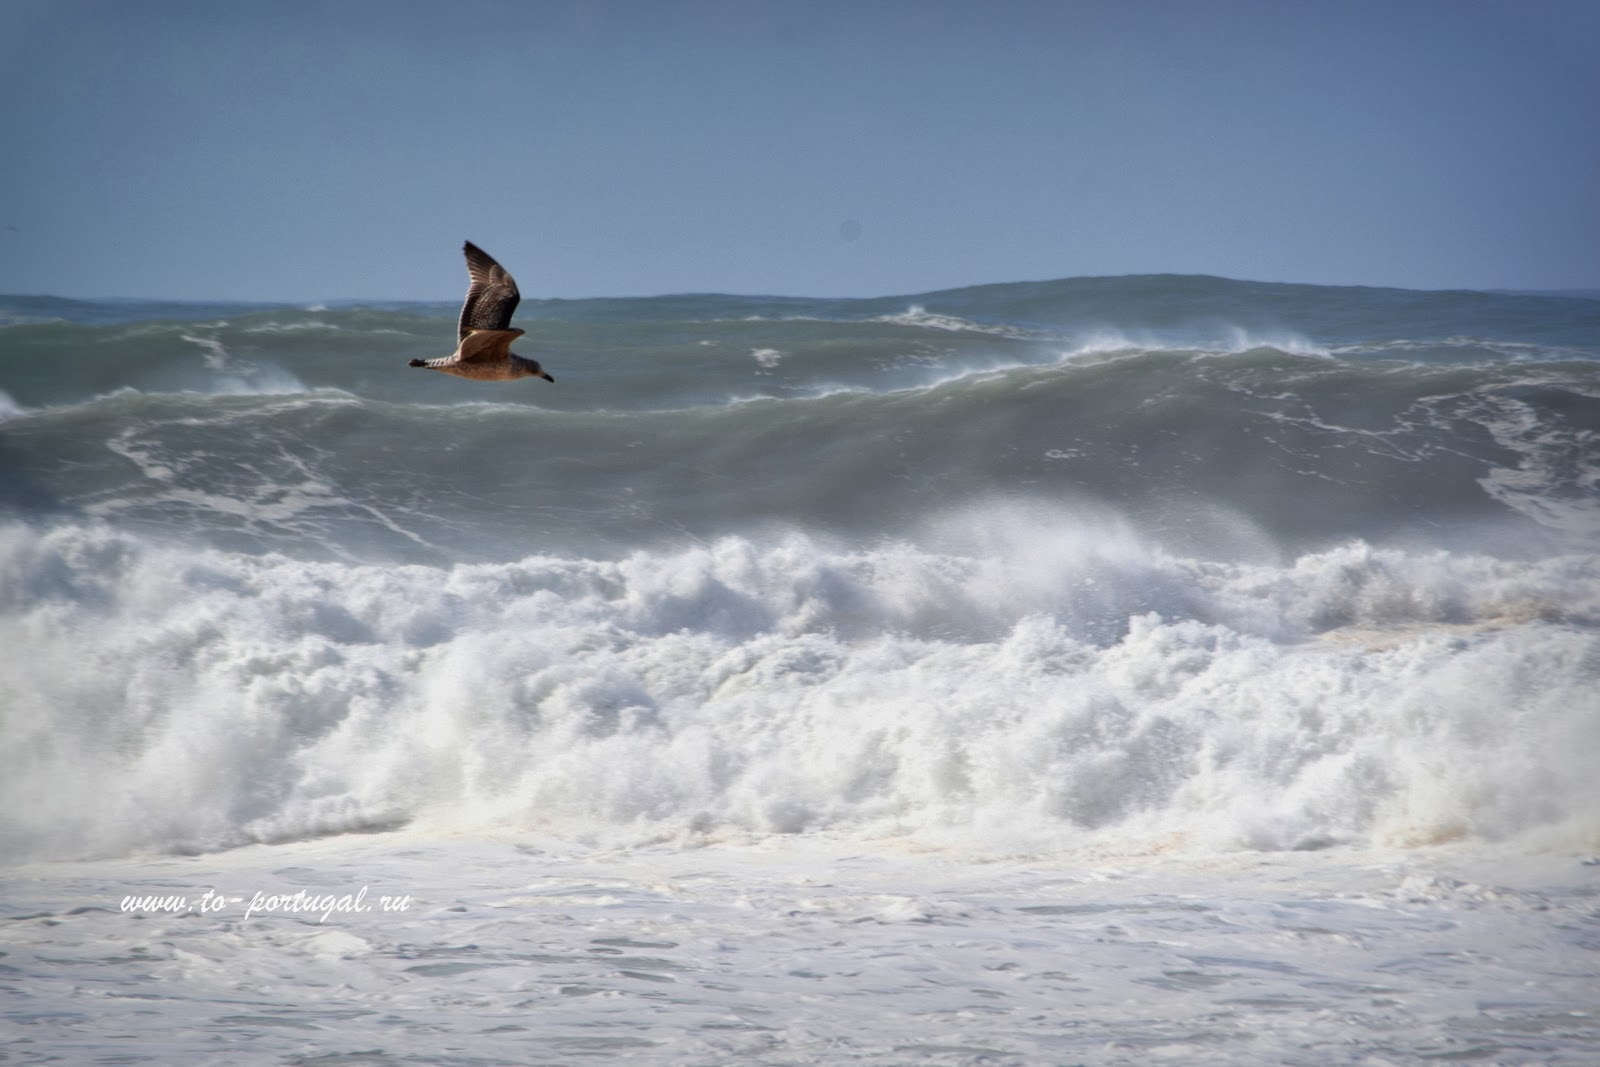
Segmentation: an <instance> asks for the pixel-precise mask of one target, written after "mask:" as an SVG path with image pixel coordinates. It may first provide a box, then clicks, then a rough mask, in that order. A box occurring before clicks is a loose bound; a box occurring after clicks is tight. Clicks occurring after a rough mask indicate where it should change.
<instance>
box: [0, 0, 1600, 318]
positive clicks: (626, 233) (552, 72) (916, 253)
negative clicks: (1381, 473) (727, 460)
mask: <svg viewBox="0 0 1600 1067" xmlns="http://www.w3.org/2000/svg"><path fill="white" fill-rule="evenodd" d="M463 238H470V239H471V240H473V241H476V242H477V243H479V244H481V245H483V246H484V247H485V248H487V249H488V250H489V251H490V252H491V253H493V254H494V255H496V256H497V257H499V258H500V259H501V260H502V261H504V262H505V263H506V265H507V266H508V267H509V268H510V269H511V270H512V271H513V272H514V273H515V274H516V276H517V278H518V281H519V282H520V283H521V286H522V290H523V292H524V294H526V295H529V296H561V297H576V296H600V295H644V294H655V293H668V292H705V291H718V292H731V293H777V294H788V295H816V296H857V295H859V296H866V295H889V294H902V293H912V292H917V291H923V290H929V289H935V288H944V287H952V286H959V285H970V284H978V283H985V282H999V281H1016V280H1022V279H1041V278H1055V277H1068V276H1075V275H1114V274H1134V273H1152V272H1178V273H1205V274H1218V275H1223V276H1227V277H1234V278H1249V279H1259V280H1267V281H1299V282H1317V283H1328V284H1366V285H1396V286H1407V287H1415V288H1451V287H1472V288H1495V287H1505V288H1569V287H1571V288H1577V287H1589V288H1593V287H1600V0H1378V2H1366V0H1319V2H1315V3H1312V2H1296V0H1264V2H1247V0H1177V2H1161V0H1106V2H1101V0H1054V2H1044V0H1040V2H1023V0H971V2H965V3H946V2H938V0H929V2H920V3H908V2H900V0H850V2H841V3H831V2H805V0H770V2H769V0H683V2H675V0H651V2H636V0H610V2H606V0H570V2H553V0H449V2H420V0H418V2H407V0H390V2H374V0H327V2H320V3H319V2H312V0H251V2H246V3H232V2H223V0H197V2H189V0H139V2H133V0H0V292H10V293H49V294H55V295H60V296H75V297H105V296H125V297H165V298H174V299H246V300H295V301H309V300H326V299H347V298H393V299H440V300H451V299H454V298H456V297H457V296H458V295H459V293H460V291H461V288H462V283H463V277H464V274H463V268H462V265H461V262H460V254H459V247H460V243H461V241H462V239H463Z"/></svg>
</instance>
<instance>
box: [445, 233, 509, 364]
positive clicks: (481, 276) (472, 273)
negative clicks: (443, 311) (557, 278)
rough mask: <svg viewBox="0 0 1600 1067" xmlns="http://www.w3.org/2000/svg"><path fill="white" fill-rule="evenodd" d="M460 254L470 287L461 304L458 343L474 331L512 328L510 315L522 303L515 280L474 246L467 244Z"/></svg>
mask: <svg viewBox="0 0 1600 1067" xmlns="http://www.w3.org/2000/svg"><path fill="white" fill-rule="evenodd" d="M461 251H463V252H464V253H466V256H467V276H468V277H470V278H471V279H472V284H471V285H470V286H469V287H468V288H467V302H466V303H464V304H462V305H461V325H460V329H459V331H458V333H457V340H461V339H462V338H465V337H466V336H467V334H469V333H471V332H472V331H473V330H504V329H506V328H507V327H509V326H510V325H511V315H512V313H513V312H515V311H516V310H517V304H518V303H519V302H520V301H521V300H522V293H520V292H519V291H518V290H517V282H516V279H514V278H512V277H511V275H509V274H507V273H506V269H505V268H504V267H502V266H501V265H500V264H498V263H496V262H495V261H494V257H493V256H491V255H489V253H487V252H485V251H484V250H483V249H481V248H479V247H478V246H477V245H475V244H473V243H472V242H471V241H468V242H467V243H466V244H464V245H462V247H461Z"/></svg>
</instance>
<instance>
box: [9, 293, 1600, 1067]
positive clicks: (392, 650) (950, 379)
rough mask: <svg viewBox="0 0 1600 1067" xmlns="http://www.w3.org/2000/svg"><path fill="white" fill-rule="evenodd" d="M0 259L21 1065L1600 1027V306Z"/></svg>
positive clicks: (1510, 1054) (1311, 1038)
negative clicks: (465, 305) (133, 293)
mask: <svg viewBox="0 0 1600 1067" xmlns="http://www.w3.org/2000/svg"><path fill="white" fill-rule="evenodd" d="M454 311H455V309H454V308H453V307H451V306H448V305H445V304H404V303H394V304H385V305H364V306H342V305H335V306H328V307H323V306H318V307H313V308H305V307H292V306H274V305H183V304H147V303H130V302H110V303H83V302H73V301H64V300H57V299H51V298H27V297H15V298H5V299H0V323H3V324H4V325H0V856H3V858H4V862H5V868H4V871H3V873H0V877H3V887H4V888H3V897H0V909H3V910H0V951H4V952H5V953H6V955H5V956H4V957H0V989H3V990H4V996H3V998H0V1017H3V1018H5V1020H6V1022H7V1031H8V1032H7V1036H6V1037H5V1038H4V1039H3V1040H4V1042H5V1043H4V1044H3V1045H0V1048H3V1049H4V1055H5V1056H6V1057H8V1059H9V1061H10V1062H18V1063H31V1062H45V1061H47V1060H51V1059H52V1058H54V1059H55V1060H57V1061H60V1060H64V1061H66V1062H119V1063H134V1062H150V1063H174V1062H187V1063H200V1062H217V1063H255V1062H259V1063H303V1064H316V1063H321V1064H335V1063H340V1064H355V1063H374V1064H401V1063H428V1064H458V1063H459V1064H502V1063H504V1064H522V1063H571V1062H596V1061H604V1060H607V1059H624V1058H625V1059H629V1060H634V1061H641V1062H649V1063H663V1064H667V1063H711V1062H730V1063H739V1062H747V1063H773V1064H777V1063H815V1064H829V1063H842V1062H863V1063H924V1062H933V1063H1097V1064H1098V1063H1108V1064H1109V1063H1148V1062H1152V1061H1156V1060H1168V1061H1171V1062H1181V1063H1248V1062H1260V1063H1296V1064H1300V1063H1303V1064H1308V1065H1309V1064H1328V1063H1350V1064H1358V1063H1409V1062H1422V1061H1428V1060H1432V1059H1445V1060H1455V1059H1462V1060H1468V1061H1472V1062H1487V1063H1530V1064H1531V1063H1571V1064H1581V1063H1592V1062H1595V1061H1596V1060H1597V1059H1600V896H1597V894H1600V865H1597V864H1596V862H1595V857H1596V853H1597V851H1600V775H1596V774H1595V772H1594V768H1595V765H1596V759H1597V757H1600V695H1597V693H1600V689H1597V686H1600V552H1597V551H1596V547H1597V545H1600V299H1595V298H1594V297H1592V296H1585V295H1582V294H1565V295H1537V294H1507V293H1473V292H1411V291H1402V290H1388V289H1366V288H1319V287H1311V286H1293V285H1268V284H1258V283H1244V282H1235V281H1227V280H1222V279H1215V278H1198V277H1178V276H1151V277H1135V278H1095V279H1070V280H1064V281H1058V282H1047V283H1030V284H1013V285H997V286H984V287H978V288H973V289H964V290H956V291H951V292H943V293H930V294H922V295H918V296H912V297H904V298H886V299H880V300H815V299H794V298H753V297H728V296H676V297H661V298H651V299H631V300H585V301H535V300H528V301H525V302H524V303H523V305H522V307H521V308H520V309H519V313H518V318H517V324H518V325H520V326H521V327H523V328H524V329H526V330H527V331H528V333H527V336H526V337H524V338H522V339H521V340H520V341H519V342H518V343H517V344H516V345H515V346H514V347H515V348H516V349H517V350H518V351H519V352H522V353H523V354H526V355H530V356H533V357H535V358H538V359H540V360H541V362H543V363H544V365H545V366H546V368H547V369H548V370H549V371H550V372H551V373H552V374H553V375H554V376H555V378H556V382H555V384H553V385H552V384H548V383H545V382H542V381H538V380H529V381H525V382H516V383H508V384H504V385H485V384H482V383H473V382H464V381H459V380H456V379H452V378H449V377H446V376H443V375H439V374H435V373H431V372H426V371H420V370H413V369H410V368H408V367H407V366H406V362H407V360H408V359H411V358H418V357H420V358H431V357H433V356H437V355H442V354H446V353H448V351H449V350H450V348H451V347H452V342H453V337H454Z"/></svg>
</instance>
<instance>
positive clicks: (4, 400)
mask: <svg viewBox="0 0 1600 1067" xmlns="http://www.w3.org/2000/svg"><path fill="white" fill-rule="evenodd" d="M26 414H28V409H27V408H25V407H23V406H22V405H21V404H19V403H17V402H16V401H15V400H14V399H12V396H11V394H10V393H8V392H6V391H5V390H4V389H0V422H4V421H6V420H7V419H14V418H17V417H18V416H19V415H26Z"/></svg>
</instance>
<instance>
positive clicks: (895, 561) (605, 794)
mask: <svg viewBox="0 0 1600 1067" xmlns="http://www.w3.org/2000/svg"><path fill="white" fill-rule="evenodd" d="M1034 533H1035V535H1036V539H1037V540H1040V541H1042V542H1044V543H1045V545H1046V547H1041V548H1039V549H1038V550H1036V551H1035V552H1033V553H1032V555H1031V556H1029V557H1028V558H1026V559H1012V560H1010V561H1004V560H1000V559H997V558H996V557H978V556H972V555H963V554H960V553H955V552H940V551H931V550H928V549H925V548H919V547H917V546H914V545H911V544H890V545H884V546H881V547H878V548H875V549H870V550H861V549H856V550H844V549H840V548H838V547H830V546H828V545H826V544H824V543H821V542H818V541H815V540H812V539H810V538H807V537H804V536H801V535H799V534H791V535H788V536H784V537H779V538H776V539H772V540H768V541H765V542H763V541H759V540H752V539H747V538H738V537H730V538H725V539H722V540H719V541H717V542H714V543H711V544H708V545H705V546H703V547H699V548H693V549H687V550H681V551H677V552H673V553H654V554H652V553H638V554H635V555H634V556H631V557H629V558H626V559H623V560H617V561H609V562H607V561H594V560H583V559H571V558H554V557H529V558H527V559H523V560H520V561H517V562H513V563H505V564H492V565H488V564H486V565H459V566H455V567H452V568H430V567H397V568H380V567H373V566H362V565H347V564H332V563H326V564H317V563H305V562H297V561H291V560H287V559H283V558H277V557H271V556H264V557H245V556H237V555H229V554H224V553H218V552H213V551H201V552H180V551H177V550H174V549H169V548H159V547H153V546H150V545H147V544H143V543H140V542H139V541H137V540H135V539H132V538H129V537H127V536H125V535H118V534H113V533H110V532H109V531H107V530H105V529H103V528H99V527H94V526H86V527H70V528H60V529H56V530H53V531H50V532H46V533H40V532H38V531H36V530H33V529H30V528H27V527H20V526H18V527H11V528H10V529H8V530H7V531H6V532H5V535H4V538H3V547H0V588H4V589H6V590H7V593H6V594H5V598H6V603H5V604H4V605H0V606H3V608H4V612H3V614H0V648H3V651H0V659H3V664H0V666H3V674H4V676H5V677H6V678H7V679H9V680H10V684H11V686H12V687H13V692H12V694H11V696H10V699H8V700H7V702H6V710H5V712H4V715H5V720H6V721H5V723H4V732H5V733H6V735H7V736H8V737H11V738H13V739H14V740H13V743H11V744H10V745H9V746H8V748H7V750H6V754H5V756H4V757H3V759H4V761H5V764H6V766H5V768H4V774H3V775H0V780H3V782H4V785H3V786H0V790H3V792H4V804H3V808H4V810H5V812H6V823H7V826H6V830H5V840H6V843H7V845H8V847H9V848H10V849H12V850H13V851H17V852H19V853H21V854H27V855H50V856H61V855H83V854H117V853H120V852H124V851H126V850H129V849H156V850H170V849H211V848H219V847H225V846H229V845H236V844H241V843H245V842H250V841H276V840H285V839H294V838H299V837H307V836H315V835H319V834H327V833H336V832H344V831H351V830H360V829H370V828H374V827H392V826H399V825H406V824H412V825H417V826H433V827H440V828H452V829H472V828H476V829H483V828H486V827H515V828H522V829H529V828H537V829H544V830H555V831H559V832H561V833H564V834H566V835H569V836H573V837H575V838H579V839H590V840H597V841H609V842H614V843H629V844H636V843H638V842H640V841H644V840H650V839H654V838H659V837H662V836H667V837H677V838H685V839H693V838H704V837H706V836H707V835H710V836H727V835H730V834H732V835H752V834H753V835H758V836H759V835H766V834H788V833H795V832H802V831H815V832H825V833H830V834H844V835H847V836H851V837H856V838H859V839H862V840H871V839H884V838H912V839H919V840H925V841H929V842H944V843H952V842H953V843H959V844H961V845H963V846H964V847H977V848H994V849H1001V850H1004V849H1039V848H1045V849H1078V848H1086V847H1093V848H1097V849H1108V848H1109V849H1113V850H1118V849H1120V850H1127V851H1140V850H1144V849H1148V848H1154V847H1160V848H1167V849H1171V848H1181V849H1190V850H1196V849H1198V850H1202V851H1204V850H1211V849H1238V848H1256V849H1292V848H1309V847H1321V846H1324V845H1328V844H1333V843H1343V842H1348V843H1358V844H1374V843H1391V844H1392V843H1401V844H1405V843H1420V842H1433V841H1438V840H1447V839H1453V838H1458V837H1474V838H1486V839H1501V838H1508V837H1517V836H1521V835H1529V834H1534V835H1547V836H1548V835H1555V836H1556V837H1560V838H1562V839H1565V840H1574V838H1573V835H1577V838H1576V839H1583V838H1584V835H1593V834H1594V832H1595V830H1596V826H1595V824H1594V814H1595V812H1597V811H1600V791H1597V788H1596V785H1595V782H1594V778H1593V776H1592V774H1590V773H1588V770H1587V767H1586V766H1585V762H1586V761H1585V760H1584V758H1583V757H1582V755H1581V754H1582V753H1585V752H1592V751H1594V750H1595V746H1596V744H1597V743H1600V722H1597V718H1596V716H1594V715H1593V714H1592V711H1587V710H1585V709H1588V708H1591V707H1592V702H1591V701H1590V694H1592V691H1593V687H1594V685H1595V684H1596V682H1597V681H1600V647H1597V641H1596V638H1595V636H1594V630H1593V627H1594V626H1595V624H1596V621H1597V617H1600V592H1597V591H1600V574H1597V573H1596V565H1595V564H1594V562H1593V561H1592V560H1581V559H1564V560H1547V561H1544V562H1542V563H1537V564H1514V563H1506V562H1503V561H1495V560H1491V559H1488V558H1474V557H1463V556H1446V555H1443V554H1434V555H1429V554H1411V553H1405V552H1398V551H1379V550H1375V549H1372V548H1370V547H1367V546H1363V545H1349V546H1345V547H1343V548H1339V549H1334V550H1331V551H1328V552H1324V553H1317V554H1312V555H1307V556H1303V557H1301V558H1299V559H1296V560H1293V561H1291V562H1290V563H1289V564H1288V565H1286V566H1265V565H1250V566H1246V565H1220V564H1207V563H1203V562H1199V561H1195V560H1188V559H1180V558H1175V557H1171V556H1168V555H1166V554H1164V553H1161V552H1159V551H1155V550H1152V549H1149V548H1147V547H1146V546H1143V545H1141V544H1139V543H1138V542H1137V541H1136V540H1130V539H1128V538H1126V537H1121V538H1119V537H1113V536H1110V535H1111V533H1112V532H1111V531H1108V530H1105V529H1099V530H1092V531H1091V530H1084V531H1080V532H1079V533H1078V534H1072V533H1068V534H1066V535H1065V536H1060V535H1058V536H1056V537H1055V538H1054V539H1053V541H1052V539H1051V538H1050V537H1049V536H1043V537H1038V535H1039V534H1040V533H1041V531H1034Z"/></svg>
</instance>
